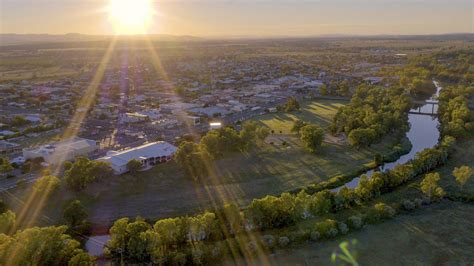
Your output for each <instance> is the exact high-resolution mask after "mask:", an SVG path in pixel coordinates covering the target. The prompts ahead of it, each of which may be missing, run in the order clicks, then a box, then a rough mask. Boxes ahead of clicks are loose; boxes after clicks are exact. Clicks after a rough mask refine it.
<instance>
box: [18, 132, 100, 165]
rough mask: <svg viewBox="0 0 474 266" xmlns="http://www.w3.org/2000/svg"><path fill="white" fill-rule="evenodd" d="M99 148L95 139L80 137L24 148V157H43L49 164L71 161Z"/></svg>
mask: <svg viewBox="0 0 474 266" xmlns="http://www.w3.org/2000/svg"><path fill="white" fill-rule="evenodd" d="M98 149H99V145H98V144H97V142H96V141H95V140H90V139H83V138H79V137H74V138H70V139H67V140H63V141H58V142H54V143H50V144H47V145H43V146H40V147H38V148H33V149H23V157H25V159H26V160H28V159H34V158H43V159H44V161H45V162H47V163H48V164H54V163H56V162H58V161H71V160H74V158H76V157H77V156H86V155H88V154H90V153H92V152H95V151H97V150H98Z"/></svg>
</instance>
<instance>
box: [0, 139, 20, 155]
mask: <svg viewBox="0 0 474 266" xmlns="http://www.w3.org/2000/svg"><path fill="white" fill-rule="evenodd" d="M19 151H21V147H20V145H18V144H16V143H13V142H8V141H6V140H0V154H1V155H7V154H10V153H15V152H19Z"/></svg>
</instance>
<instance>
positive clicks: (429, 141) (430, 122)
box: [86, 81, 442, 256]
mask: <svg viewBox="0 0 474 266" xmlns="http://www.w3.org/2000/svg"><path fill="white" fill-rule="evenodd" d="M433 83H434V84H435V86H436V93H435V94H433V96H431V97H430V98H429V99H428V100H427V102H436V103H437V102H438V101H437V96H438V95H439V92H440V91H441V89H442V88H441V86H440V85H439V84H438V83H437V82H436V81H433ZM420 108H421V109H419V108H416V109H413V110H412V111H420V110H421V111H422V112H425V111H426V112H431V110H432V104H425V105H423V106H421V107H420ZM434 111H435V112H437V106H435V109H434ZM408 122H409V123H410V130H409V131H408V132H407V138H408V139H409V140H410V142H411V144H412V149H411V150H410V152H409V153H407V154H405V155H403V156H401V157H400V158H399V159H398V160H396V161H395V162H392V163H386V164H384V165H382V166H380V167H379V168H377V169H374V170H369V171H367V172H366V173H365V174H366V175H367V176H368V177H370V176H371V175H372V173H374V171H384V170H388V169H392V168H394V167H395V166H396V165H397V164H403V163H406V162H408V161H409V160H411V159H413V158H414V157H415V155H416V153H418V152H420V151H422V150H424V149H426V148H432V147H434V146H435V145H436V144H438V140H439V129H438V125H439V122H438V118H437V117H436V116H430V115H423V114H409V115H408ZM359 180H360V177H356V178H354V179H352V181H350V182H348V183H346V184H345V185H343V186H340V187H338V188H335V189H332V191H339V190H340V189H341V188H343V187H349V188H355V187H356V186H357V184H359ZM109 239H110V236H109V235H97V236H91V237H90V238H89V239H88V241H87V242H86V249H87V251H88V252H89V254H90V255H93V256H101V255H103V249H104V245H105V243H106V242H107V241H108V240H109Z"/></svg>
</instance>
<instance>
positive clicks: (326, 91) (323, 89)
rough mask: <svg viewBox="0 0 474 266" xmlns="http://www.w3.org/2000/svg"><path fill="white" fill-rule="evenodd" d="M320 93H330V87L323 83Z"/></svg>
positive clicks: (324, 94) (323, 94)
mask: <svg viewBox="0 0 474 266" xmlns="http://www.w3.org/2000/svg"><path fill="white" fill-rule="evenodd" d="M319 94H321V95H322V96H326V95H328V87H327V86H326V84H323V85H322V86H321V87H319Z"/></svg>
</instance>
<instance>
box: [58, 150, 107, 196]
mask: <svg viewBox="0 0 474 266" xmlns="http://www.w3.org/2000/svg"><path fill="white" fill-rule="evenodd" d="M64 166H65V169H66V171H65V173H64V181H65V182H66V184H67V185H68V187H69V188H71V189H74V190H76V191H80V190H83V189H84V188H85V187H86V186H87V185H88V184H90V183H92V182H94V181H97V180H100V179H102V178H105V177H107V176H110V175H112V169H111V168H110V165H109V164H108V163H106V162H100V161H92V160H89V159H88V158H86V157H78V158H76V161H74V163H70V162H67V163H65V165H64Z"/></svg>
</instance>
